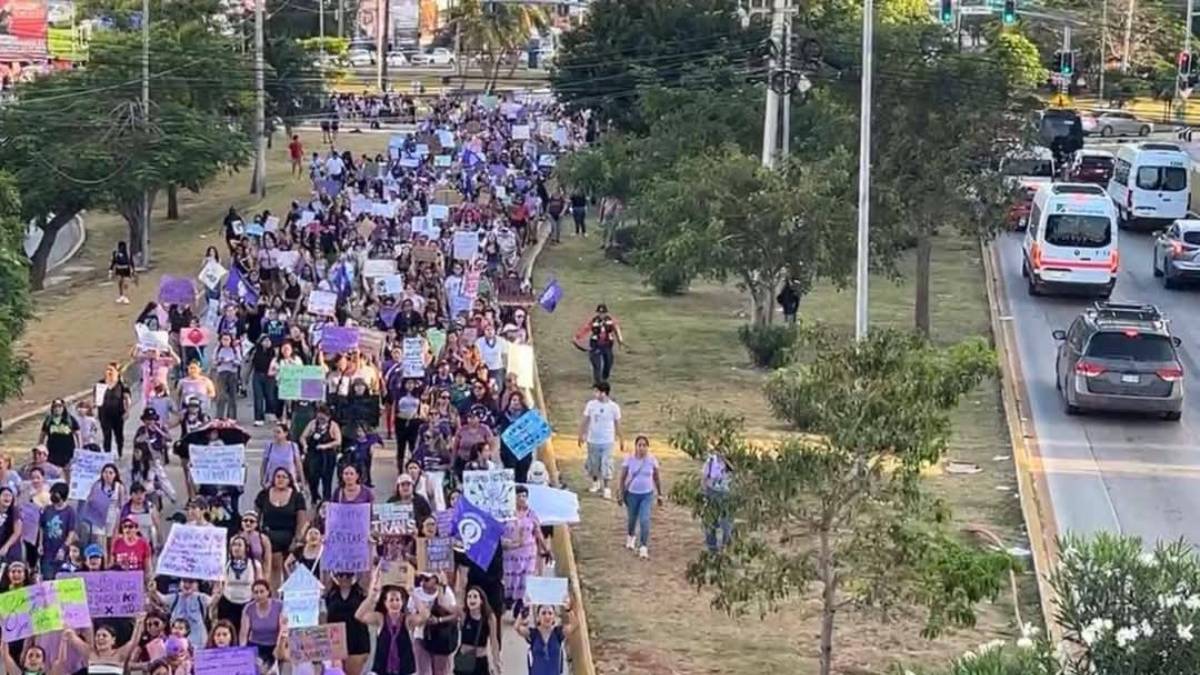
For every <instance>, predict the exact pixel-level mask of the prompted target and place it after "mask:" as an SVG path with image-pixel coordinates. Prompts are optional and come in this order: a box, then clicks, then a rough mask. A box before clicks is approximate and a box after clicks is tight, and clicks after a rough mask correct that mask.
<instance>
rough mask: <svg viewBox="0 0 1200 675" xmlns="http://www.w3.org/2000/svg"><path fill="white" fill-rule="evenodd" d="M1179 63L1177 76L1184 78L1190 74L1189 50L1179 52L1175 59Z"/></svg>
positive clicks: (1190, 58) (1190, 59) (1190, 56)
mask: <svg viewBox="0 0 1200 675" xmlns="http://www.w3.org/2000/svg"><path fill="white" fill-rule="evenodd" d="M1176 63H1177V64H1178V65H1179V76H1180V77H1183V78H1186V77H1187V76H1188V75H1191V74H1192V55H1191V53H1190V52H1179V58H1178V59H1176Z"/></svg>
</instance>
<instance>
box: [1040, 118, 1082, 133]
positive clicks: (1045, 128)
mask: <svg viewBox="0 0 1200 675" xmlns="http://www.w3.org/2000/svg"><path fill="white" fill-rule="evenodd" d="M1074 127H1075V119H1074V118H1071V117H1056V116H1046V117H1043V118H1042V137H1043V138H1059V137H1061V136H1070V135H1071V131H1072V129H1073V128H1074Z"/></svg>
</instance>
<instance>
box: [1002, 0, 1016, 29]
mask: <svg viewBox="0 0 1200 675" xmlns="http://www.w3.org/2000/svg"><path fill="white" fill-rule="evenodd" d="M1002 16H1003V17H1004V25H1006V26H1011V25H1013V24H1014V23H1016V22H1017V0H1004V13H1003V14H1002Z"/></svg>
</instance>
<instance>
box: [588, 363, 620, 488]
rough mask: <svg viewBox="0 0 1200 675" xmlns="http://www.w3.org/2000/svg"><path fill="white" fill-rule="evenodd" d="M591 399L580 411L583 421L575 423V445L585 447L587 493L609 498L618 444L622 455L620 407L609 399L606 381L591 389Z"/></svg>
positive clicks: (608, 387)
mask: <svg viewBox="0 0 1200 675" xmlns="http://www.w3.org/2000/svg"><path fill="white" fill-rule="evenodd" d="M592 391H593V392H594V396H593V398H592V400H590V401H588V402H587V405H585V406H584V408H583V419H582V420H581V421H580V423H579V440H578V445H579V446H580V447H582V446H583V445H584V444H585V443H586V444H587V461H586V463H585V464H586V466H585V468H586V470H587V474H588V477H589V478H591V479H592V486H591V487H590V488H588V492H591V493H592V494H595V493H597V492H600V491H601V489H603V491H604V498H605V499H612V489H611V488H610V487H609V481H611V480H612V455H613V447H614V446H615V445H617V444H618V443H619V444H620V448H621V452H625V436H624V435H623V434H622V433H621V406H619V405H617V402H616V401H613V400H612V399H611V398H609V393H610V392H611V391H612V388H611V387H610V386H609V384H608V383H607V382H599V383H597V384H596V385H595V387H593V388H592Z"/></svg>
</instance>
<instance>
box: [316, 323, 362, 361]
mask: <svg viewBox="0 0 1200 675" xmlns="http://www.w3.org/2000/svg"><path fill="white" fill-rule="evenodd" d="M355 349H358V328H357V327H355V326H326V327H325V329H324V330H322V331H321V351H323V352H325V354H326V355H329V356H332V355H335V354H346V353H348V352H352V351H354V350H355Z"/></svg>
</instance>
